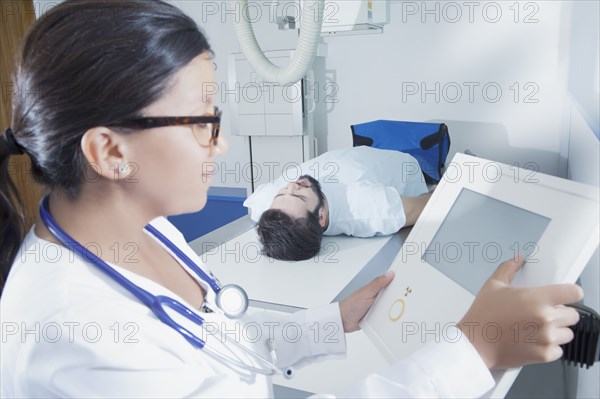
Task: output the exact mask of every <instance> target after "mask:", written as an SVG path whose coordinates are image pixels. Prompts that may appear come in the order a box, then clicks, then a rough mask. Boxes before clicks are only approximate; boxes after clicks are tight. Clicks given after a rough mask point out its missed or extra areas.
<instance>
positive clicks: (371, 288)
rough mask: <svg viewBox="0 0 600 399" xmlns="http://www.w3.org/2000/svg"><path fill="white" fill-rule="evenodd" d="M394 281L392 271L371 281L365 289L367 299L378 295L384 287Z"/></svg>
mask: <svg viewBox="0 0 600 399" xmlns="http://www.w3.org/2000/svg"><path fill="white" fill-rule="evenodd" d="M393 279H394V272H393V271H389V272H387V273H386V274H384V275H382V276H379V277H376V278H375V279H374V280H373V281H371V282H370V283H369V284H368V285H367V286H366V287H365V290H366V291H367V292H366V294H367V295H368V296H369V297H374V296H377V294H379V292H380V291H381V290H382V289H384V288H385V287H387V286H388V285H389V284H390V283H391V282H392V280H393Z"/></svg>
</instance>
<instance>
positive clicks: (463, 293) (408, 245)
mask: <svg viewBox="0 0 600 399" xmlns="http://www.w3.org/2000/svg"><path fill="white" fill-rule="evenodd" d="M599 208H600V204H599V190H598V187H592V186H587V185H583V184H580V183H576V182H573V181H570V180H565V179H561V178H557V177H554V176H549V175H545V174H542V173H539V172H536V171H534V170H528V169H522V168H519V167H516V166H511V165H505V164H501V163H498V162H494V161H489V160H485V159H482V158H478V157H473V156H469V155H465V154H456V156H455V157H454V158H453V160H452V162H451V163H450V164H449V165H448V168H447V169H446V172H445V174H444V176H443V178H442V180H441V182H440V184H439V185H438V186H437V188H436V190H435V192H434V193H433V195H432V197H431V199H430V200H429V202H428V204H427V206H426V207H425V209H424V211H423V213H422V214H421V216H420V217H419V220H418V221H417V223H416V224H415V226H414V227H413V229H412V231H411V232H410V234H409V236H408V237H407V239H406V241H405V243H404V245H403V247H402V249H401V250H400V253H399V254H398V256H397V257H396V259H395V260H394V262H392V266H391V269H390V270H394V272H395V274H396V277H395V278H394V280H393V281H392V283H391V284H390V286H388V287H387V288H386V289H385V290H384V291H383V292H382V293H381V294H380V295H379V297H378V299H377V301H376V302H375V304H374V305H373V307H372V308H371V310H370V311H369V313H368V314H367V316H366V317H365V318H364V319H363V321H362V323H361V327H362V328H363V329H364V331H365V332H366V333H367V335H368V336H369V337H370V338H371V339H372V340H373V342H374V344H375V346H376V347H377V348H378V349H379V350H380V351H381V352H382V354H383V355H384V356H385V357H386V358H387V359H388V361H389V362H390V363H394V362H396V361H398V360H400V359H402V358H404V357H406V356H408V355H410V354H411V353H412V352H414V351H415V350H417V349H419V348H420V347H422V346H423V345H424V344H426V343H428V342H431V341H438V342H439V341H441V340H450V341H452V340H456V339H457V337H455V336H452V334H451V331H452V329H450V327H451V326H454V325H455V324H456V323H457V322H458V321H460V319H461V318H462V316H463V315H464V314H465V313H466V311H467V310H468V308H469V306H470V305H471V303H472V302H473V299H474V298H475V295H477V293H478V292H479V289H480V288H481V286H482V285H483V284H484V282H485V281H486V280H487V279H488V278H489V277H490V276H491V274H492V273H493V272H494V270H496V268H497V267H498V265H499V264H500V263H502V262H503V261H505V260H507V259H510V258H511V257H514V256H515V255H517V254H522V255H524V256H525V263H524V266H523V267H522V268H521V270H519V272H517V275H516V276H515V278H514V280H513V284H514V285H517V286H539V285H546V284H554V283H574V282H575V281H576V280H577V278H578V277H579V275H580V274H581V272H582V271H583V269H584V267H585V266H586V265H587V263H588V261H589V259H590V258H591V256H592V254H593V253H594V251H595V250H596V249H597V248H598V243H599V241H600V238H599V218H600V215H599ZM529 327H531V326H529ZM498 333H502V334H513V335H515V337H517V338H519V339H523V338H525V337H526V336H527V334H532V333H534V331H532V330H531V328H529V329H528V328H527V326H519V327H518V328H515V329H514V330H513V331H502V332H498V331H496V330H495V331H489V334H492V335H493V334H498ZM518 372H519V370H517V369H515V370H507V371H502V372H495V373H494V377H495V379H496V382H497V384H496V387H495V388H494V390H493V391H492V392H490V393H489V395H491V396H504V395H505V394H506V392H508V389H510V386H511V385H512V383H513V382H514V379H515V378H516V377H517V375H518Z"/></svg>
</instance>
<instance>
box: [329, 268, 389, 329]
mask: <svg viewBox="0 0 600 399" xmlns="http://www.w3.org/2000/svg"><path fill="white" fill-rule="evenodd" d="M393 279H394V272H391V271H390V272H387V273H386V274H384V275H383V276H379V277H377V278H376V279H374V280H373V281H371V282H370V283H369V284H367V285H365V286H364V287H362V288H361V289H359V290H357V291H355V292H354V293H352V295H350V296H349V297H348V298H346V299H344V300H343V301H341V302H340V313H341V315H342V324H343V325H344V332H347V333H348V332H353V331H357V330H360V327H359V325H358V323H359V322H360V321H361V320H362V318H363V317H365V315H366V314H367V312H368V311H369V309H371V306H373V302H375V298H377V295H378V294H379V292H380V291H381V290H382V289H384V288H385V287H387V286H388V284H389V283H391V282H392V280H393Z"/></svg>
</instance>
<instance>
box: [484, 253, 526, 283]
mask: <svg viewBox="0 0 600 399" xmlns="http://www.w3.org/2000/svg"><path fill="white" fill-rule="evenodd" d="M522 265H523V255H521V254H519V255H517V256H516V257H514V258H511V259H508V260H507V261H504V262H502V264H501V265H500V266H498V268H497V269H496V271H495V272H494V274H492V277H490V278H491V279H494V280H499V281H502V282H503V283H506V284H510V283H511V281H512V280H513V278H514V277H515V274H516V273H517V270H519V268H520V267H521V266H522Z"/></svg>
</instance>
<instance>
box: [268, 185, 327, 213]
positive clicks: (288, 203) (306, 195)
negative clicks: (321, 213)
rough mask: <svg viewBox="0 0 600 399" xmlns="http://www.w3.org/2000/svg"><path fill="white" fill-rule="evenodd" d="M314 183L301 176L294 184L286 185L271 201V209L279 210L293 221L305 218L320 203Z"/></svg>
mask: <svg viewBox="0 0 600 399" xmlns="http://www.w3.org/2000/svg"><path fill="white" fill-rule="evenodd" d="M314 183H317V182H316V181H314ZM314 183H313V182H311V178H310V177H308V176H301V177H300V179H298V180H296V181H295V182H290V183H288V185H287V186H285V187H284V188H282V189H281V190H279V192H278V193H277V195H276V196H275V198H274V199H273V203H272V204H271V209H279V210H281V211H283V212H285V213H287V214H288V215H290V216H291V217H292V218H294V219H299V218H303V217H306V216H307V215H308V214H309V213H311V212H314V211H315V210H316V209H317V207H318V206H319V205H320V202H321V201H319V196H318V195H317V190H316V186H315V184H314ZM317 184H318V183H317Z"/></svg>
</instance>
